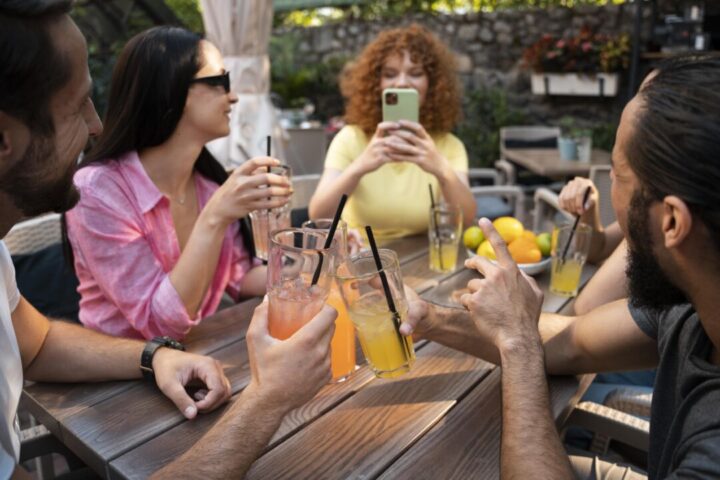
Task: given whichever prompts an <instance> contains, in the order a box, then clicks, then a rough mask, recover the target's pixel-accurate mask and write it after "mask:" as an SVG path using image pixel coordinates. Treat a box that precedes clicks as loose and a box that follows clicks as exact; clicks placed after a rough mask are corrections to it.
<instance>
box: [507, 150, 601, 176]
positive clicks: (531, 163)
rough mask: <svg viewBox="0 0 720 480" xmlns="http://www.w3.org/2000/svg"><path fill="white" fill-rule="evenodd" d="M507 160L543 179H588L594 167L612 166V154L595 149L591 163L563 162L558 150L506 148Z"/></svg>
mask: <svg viewBox="0 0 720 480" xmlns="http://www.w3.org/2000/svg"><path fill="white" fill-rule="evenodd" d="M503 154H504V156H505V159H506V160H508V161H510V162H512V163H516V164H518V165H520V166H522V167H525V168H527V169H528V170H530V171H531V172H533V173H535V174H537V175H541V176H543V177H551V178H555V177H563V178H564V177H575V176H581V177H587V176H588V174H589V173H590V167H591V166H593V165H610V157H611V155H610V152H607V151H605V150H600V149H597V148H595V149H593V151H592V155H591V157H590V162H589V163H585V162H580V161H577V160H561V159H560V152H559V151H558V149H557V148H527V149H526V148H506V149H505V150H504V151H503Z"/></svg>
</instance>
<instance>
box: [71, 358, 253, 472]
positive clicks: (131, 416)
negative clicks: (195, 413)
mask: <svg viewBox="0 0 720 480" xmlns="http://www.w3.org/2000/svg"><path fill="white" fill-rule="evenodd" d="M213 356H214V357H215V358H216V359H218V360H219V361H221V362H222V363H223V366H224V370H225V374H226V375H227V377H228V379H229V380H230V383H231V384H232V390H233V392H238V391H240V390H241V389H242V388H244V387H245V386H246V385H247V383H248V382H249V380H250V367H249V364H248V356H247V349H244V348H238V347H237V345H230V346H227V347H225V348H223V349H220V350H218V351H217V352H215V353H214V354H213ZM184 421H185V418H184V417H183V416H182V414H181V413H180V412H179V411H178V409H177V408H176V407H175V405H174V404H173V403H172V402H170V400H169V399H167V398H166V397H165V396H164V395H163V394H162V393H161V392H160V390H158V389H157V387H155V385H153V384H150V383H148V382H135V383H134V385H133V386H132V387H131V388H130V389H128V390H127V391H125V392H123V394H122V395H116V396H114V397H111V398H109V399H107V400H105V401H103V402H100V403H99V404H97V405H94V406H92V407H90V408H86V409H84V410H83V411H81V412H80V413H78V414H76V415H73V416H70V417H69V418H66V419H64V420H63V421H62V422H61V425H60V427H61V431H62V439H63V443H65V444H66V445H67V446H68V447H69V448H70V449H71V450H72V451H73V452H74V453H75V454H76V455H78V456H79V457H80V458H81V459H82V460H83V461H84V462H85V463H87V464H88V465H89V466H90V467H91V468H92V469H93V470H95V471H96V472H104V471H105V469H106V465H107V462H108V461H109V460H112V459H114V458H117V457H118V456H119V455H122V454H123V453H125V452H126V451H128V450H130V449H132V448H134V447H136V446H138V445H141V444H143V443H145V442H147V441H148V440H150V439H151V438H154V437H156V436H157V435H159V434H161V433H163V432H165V431H167V430H169V429H171V428H172V427H174V426H176V425H178V424H180V423H182V422H184Z"/></svg>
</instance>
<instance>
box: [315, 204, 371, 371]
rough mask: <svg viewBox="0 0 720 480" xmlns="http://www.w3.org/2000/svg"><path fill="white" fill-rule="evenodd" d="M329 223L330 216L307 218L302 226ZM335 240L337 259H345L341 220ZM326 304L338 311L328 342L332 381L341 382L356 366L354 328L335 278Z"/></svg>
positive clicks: (325, 229)
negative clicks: (314, 218)
mask: <svg viewBox="0 0 720 480" xmlns="http://www.w3.org/2000/svg"><path fill="white" fill-rule="evenodd" d="M331 225H332V219H331V218H320V219H317V220H308V221H307V222H305V223H303V224H302V227H303V228H306V229H310V230H320V231H323V232H329V230H330V226H331ZM335 240H336V241H337V242H338V258H339V261H340V262H342V261H345V259H347V256H348V243H347V224H346V223H345V221H343V220H340V221H339V222H338V225H337V229H336V230H335ZM327 304H328V305H330V306H331V307H333V308H334V309H335V310H337V312H338V316H337V320H335V334H334V335H333V338H332V341H331V343H330V348H331V350H332V356H331V358H330V363H331V365H332V376H333V382H342V381H343V380H345V379H346V378H347V377H348V376H349V375H350V374H351V373H352V372H354V371H355V369H356V368H357V365H356V359H355V328H354V327H353V324H352V321H351V320H350V315H349V314H348V311H347V308H346V307H345V303H344V302H343V299H342V296H341V295H340V288H339V287H338V284H337V281H335V279H333V282H332V284H331V286H330V294H329V295H328V299H327Z"/></svg>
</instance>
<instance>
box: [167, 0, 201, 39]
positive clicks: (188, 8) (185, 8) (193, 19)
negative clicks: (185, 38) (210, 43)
mask: <svg viewBox="0 0 720 480" xmlns="http://www.w3.org/2000/svg"><path fill="white" fill-rule="evenodd" d="M165 4H166V5H167V6H168V7H170V8H171V9H172V10H173V11H174V12H175V15H177V17H178V18H179V19H180V21H181V22H182V23H183V25H184V26H185V28H187V29H188V30H191V31H193V32H196V33H203V32H204V31H205V29H204V26H203V21H202V13H201V11H200V0H165Z"/></svg>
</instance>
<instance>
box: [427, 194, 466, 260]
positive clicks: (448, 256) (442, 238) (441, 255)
mask: <svg viewBox="0 0 720 480" xmlns="http://www.w3.org/2000/svg"><path fill="white" fill-rule="evenodd" d="M462 224H463V223H462V210H460V207H459V206H457V205H439V206H436V207H435V208H430V228H428V239H429V241H430V248H429V254H430V255H429V257H430V270H433V271H435V272H440V273H447V272H452V271H453V270H455V265H456V263H457V256H458V247H459V246H460V238H461V237H462Z"/></svg>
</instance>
